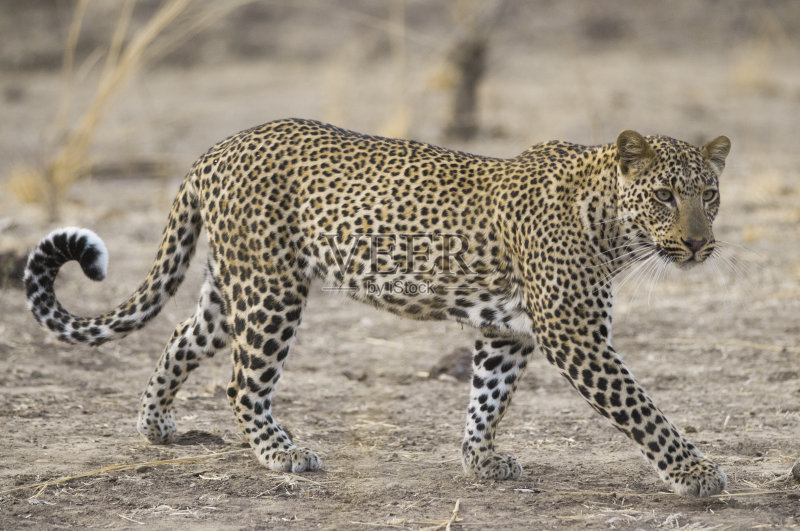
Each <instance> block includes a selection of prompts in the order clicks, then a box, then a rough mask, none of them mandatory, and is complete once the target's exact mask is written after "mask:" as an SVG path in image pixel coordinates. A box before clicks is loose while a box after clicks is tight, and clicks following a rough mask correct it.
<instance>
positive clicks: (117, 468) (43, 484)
mask: <svg viewBox="0 0 800 531" xmlns="http://www.w3.org/2000/svg"><path fill="white" fill-rule="evenodd" d="M249 451H250V449H249V448H242V449H239V450H228V451H226V452H214V453H211V454H203V455H195V456H190V457H179V458H176V459H163V460H159V461H147V462H144V463H133V464H129V465H109V466H104V467H102V468H97V469H95V470H90V471H88V472H83V473H81V474H75V475H72V476H63V477H60V478H55V479H49V480H47V481H40V482H38V483H30V484H28V485H22V486H19V487H14V488H11V489H6V490H3V491H0V496H3V495H5V494H11V493H12V492H18V491H22V490H31V489H37V488H38V489H39V490H38V491H37V492H36V494H34V495H33V498H37V497H39V496H41V495H42V493H43V492H44V491H45V490H47V488H48V487H52V486H54V485H60V484H63V483H67V482H69V481H72V480H75V479H81V478H88V477H93V476H102V475H103V474H109V473H111V472H124V471H126V470H136V469H141V468H145V467H148V468H149V467H155V466H162V465H176V464H187V463H197V462H199V461H206V460H208V459H215V458H217V457H222V456H226V455H232V454H240V453H244V452H249Z"/></svg>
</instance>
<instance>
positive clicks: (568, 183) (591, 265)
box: [24, 119, 731, 497]
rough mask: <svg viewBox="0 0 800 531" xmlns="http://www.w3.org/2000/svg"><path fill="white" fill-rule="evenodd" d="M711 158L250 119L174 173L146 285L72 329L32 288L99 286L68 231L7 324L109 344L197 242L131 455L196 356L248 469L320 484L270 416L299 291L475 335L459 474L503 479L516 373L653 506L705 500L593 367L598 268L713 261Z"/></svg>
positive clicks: (626, 379) (617, 387) (652, 427)
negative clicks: (218, 362)
mask: <svg viewBox="0 0 800 531" xmlns="http://www.w3.org/2000/svg"><path fill="white" fill-rule="evenodd" d="M730 145H731V143H730V140H729V139H728V138H727V137H725V136H719V137H717V138H715V139H714V140H711V141H710V142H708V143H706V144H704V145H702V146H699V147H697V146H695V145H693V144H690V143H688V142H684V141H681V140H677V139H674V138H671V137H668V136H662V135H648V136H643V135H641V134H640V133H638V132H635V131H632V130H626V131H623V132H622V133H620V134H619V135H618V136H617V139H616V142H613V143H609V144H605V145H594V146H587V145H581V144H575V143H570V142H565V141H547V142H543V143H539V144H536V145H533V146H532V147H530V148H528V149H527V150H525V151H523V152H522V153H521V154H519V155H518V156H515V157H513V158H498V157H488V156H481V155H475V154H470V153H466V152H463V151H456V150H451V149H446V148H442V147H438V146H435V145H432V144H427V143H422V142H417V141H414V140H403V139H391V138H383V137H379V136H372V135H365V134H360V133H357V132H353V131H349V130H345V129H342V128H339V127H335V126H333V125H329V124H324V123H321V122H318V121H314V120H306V119H283V120H277V121H272V122H269V123H266V124H263V125H261V126H258V127H255V128H252V129H248V130H245V131H242V132H240V133H238V134H235V135H233V136H231V137H229V138H227V139H225V140H223V141H221V142H220V143H218V144H216V145H215V146H213V147H212V148H211V149H210V150H209V151H208V152H206V153H205V154H204V155H202V156H201V157H200V158H199V159H198V160H197V161H196V162H195V163H194V164H193V165H192V167H191V169H190V170H189V172H188V174H187V175H186V177H185V178H184V179H183V181H182V182H181V184H180V187H179V190H178V193H177V195H176V196H175V199H174V202H173V203H172V207H171V210H170V212H169V216H168V221H167V223H166V226H165V228H164V230H163V235H162V237H161V242H160V245H159V247H158V251H157V254H156V256H155V259H154V261H153V263H152V267H151V269H150V271H149V273H148V274H147V276H146V278H145V279H144V281H142V283H141V284H140V285H139V287H138V288H137V289H136V290H135V291H134V292H133V293H132V294H131V295H130V296H129V297H128V298H127V299H126V300H124V301H123V302H122V303H121V304H119V305H118V306H117V307H116V308H114V309H113V310H110V311H108V312H107V313H104V314H101V315H98V316H95V317H80V316H77V315H74V314H72V313H70V312H69V311H68V310H67V309H65V308H64V307H63V306H62V304H61V302H60V301H59V300H58V299H57V298H56V295H55V291H54V287H53V285H54V279H55V277H56V275H57V273H58V270H59V268H60V267H61V266H62V265H63V264H64V263H66V262H68V261H70V260H75V261H77V262H78V263H79V264H80V266H81V268H82V269H83V272H84V273H85V275H86V276H87V277H88V278H90V279H92V280H102V279H103V278H105V277H106V275H107V267H108V251H107V249H106V246H105V244H104V243H103V241H102V239H101V238H100V237H99V236H98V235H97V234H96V233H94V232H92V231H91V230H89V229H85V228H78V227H66V228H61V229H56V230H54V231H53V232H52V233H50V234H49V235H47V236H46V237H44V238H43V239H42V240H41V241H40V242H39V243H38V245H37V246H36V247H35V248H34V249H33V251H32V252H31V253H30V255H29V259H28V262H27V266H26V270H25V274H24V283H25V288H26V295H27V300H28V306H29V308H30V310H31V311H32V313H33V315H34V317H35V318H36V320H37V321H38V322H39V323H40V324H41V325H43V326H44V327H45V328H46V329H48V330H49V331H50V332H51V333H52V334H54V335H55V337H57V338H58V339H60V340H62V341H65V342H67V343H73V344H74V343H84V344H88V345H100V344H103V343H105V342H108V341H112V340H117V339H119V338H122V337H124V336H126V335H127V334H129V333H132V332H133V331H135V330H138V329H141V328H142V327H144V326H145V324H146V323H148V322H149V321H150V320H151V319H152V318H153V317H155V316H156V315H157V314H158V313H159V311H160V310H161V309H162V308H163V307H164V304H165V303H166V301H167V300H168V299H169V298H170V297H171V296H172V295H174V294H175V292H176V290H177V289H178V287H179V285H180V284H181V282H182V280H183V279H184V277H185V275H186V272H187V268H188V267H189V263H190V261H191V259H192V257H193V255H194V252H195V248H196V246H197V245H198V242H199V240H200V236H201V232H202V230H203V228H204V229H205V232H206V237H207V240H208V256H207V264H206V266H205V270H204V280H203V283H202V287H201V289H200V294H199V302H198V304H197V308H196V310H195V311H194V314H193V315H192V316H191V317H189V318H187V319H186V320H184V321H183V322H181V323H179V324H178V325H177V327H176V328H175V330H174V332H173V333H172V336H171V337H170V339H169V341H168V342H167V345H166V347H165V349H164V351H163V354H162V355H161V357H160V359H159V360H158V363H157V365H156V367H155V369H154V372H153V373H152V376H151V377H150V379H149V381H148V382H147V385H146V388H145V390H144V392H143V394H142V396H141V405H140V410H139V415H138V422H137V428H138V431H139V432H140V433H141V434H142V435H143V436H144V437H145V438H146V439H147V440H149V441H150V442H152V443H155V444H166V443H169V442H172V441H175V439H176V433H177V428H176V425H175V421H174V417H173V408H172V406H173V402H174V400H175V397H176V393H178V392H179V390H180V389H181V386H182V384H183V383H184V382H185V381H186V379H187V377H188V375H189V373H191V372H192V371H193V370H195V369H196V368H197V367H198V366H199V365H200V364H201V363H202V362H203V360H205V359H208V358H210V357H212V356H214V354H215V353H216V352H218V351H221V350H228V351H229V353H230V357H231V359H232V377H231V380H230V383H229V384H228V385H227V391H226V393H227V397H228V399H229V401H230V404H231V406H232V409H233V411H234V414H235V417H236V419H237V420H238V424H239V426H240V427H241V429H242V432H243V434H244V438H246V439H247V441H248V442H249V445H250V447H252V450H253V451H254V453H255V456H256V458H257V460H258V462H259V463H260V464H262V465H264V466H266V467H267V468H268V469H270V470H273V471H279V472H293V473H300V472H305V471H314V470H318V469H321V468H322V459H321V458H320V456H319V455H318V454H317V453H316V452H314V451H313V450H311V449H309V448H306V447H303V446H298V445H296V444H295V442H294V440H293V438H292V437H291V436H290V434H289V433H288V431H287V430H285V429H284V428H282V427H281V425H280V424H279V423H278V421H277V420H276V418H275V416H274V414H273V408H272V400H273V393H274V391H275V388H276V384H277V383H278V380H279V379H280V377H281V374H282V369H283V366H284V364H285V362H286V360H287V357H288V355H289V352H290V350H291V349H292V345H293V342H294V340H295V338H296V336H297V331H298V326H299V325H300V322H301V318H302V314H303V311H304V308H305V303H306V300H307V299H308V297H309V293H310V289H311V288H312V282H313V283H314V284H313V285H321V289H323V290H332V291H337V292H344V293H346V294H347V295H348V296H349V297H352V298H353V299H355V300H357V301H361V302H364V303H367V304H370V305H372V306H374V307H376V308H378V309H381V310H386V311H388V312H392V313H394V314H396V315H399V316H402V317H406V318H411V319H417V320H450V321H455V322H457V323H461V325H462V328H463V326H464V325H466V326H468V327H471V328H473V329H474V330H475V332H474V333H475V335H476V336H477V337H476V339H475V340H474V346H473V350H472V353H471V360H472V361H471V363H472V375H471V380H470V384H469V403H468V407H467V415H466V425H465V429H464V437H463V441H462V445H461V461H462V464H463V469H464V472H465V473H466V475H467V476H468V477H470V478H477V479H478V480H487V481H493V480H516V479H519V478H520V476H521V474H522V466H521V465H520V462H519V461H518V460H517V459H516V458H515V457H514V456H512V455H508V454H505V453H502V452H500V451H498V450H497V449H496V443H495V434H496V431H497V429H498V425H499V423H500V421H501V419H502V418H503V416H504V415H505V413H506V412H507V411H508V408H509V406H510V403H511V399H512V396H513V394H514V392H515V390H516V388H517V385H518V383H519V381H520V378H521V377H522V375H523V373H524V372H525V369H526V367H527V365H528V364H529V362H530V361H531V359H532V357H533V356H537V357H543V358H544V359H546V360H547V362H549V363H550V364H552V365H553V366H554V367H555V369H556V370H557V371H558V372H560V374H561V375H563V376H564V377H565V378H566V380H567V381H568V382H569V384H570V385H571V386H572V387H573V388H574V389H575V391H577V393H578V394H579V395H580V396H581V397H582V398H583V399H585V401H586V402H588V404H589V405H590V406H591V407H592V408H593V409H594V410H595V411H596V412H597V413H598V414H599V415H601V416H602V417H605V418H606V419H608V421H609V422H610V423H611V425H612V426H613V427H615V428H616V429H617V430H619V431H620V432H622V433H623V434H624V435H625V436H627V437H628V438H629V439H630V440H631V441H632V442H633V444H635V446H636V447H638V448H639V450H640V451H641V453H642V454H643V455H644V457H645V459H646V460H647V462H649V463H650V464H651V465H652V467H653V468H654V469H655V472H656V473H657V475H658V476H659V477H660V478H661V479H662V480H663V481H664V482H665V483H666V485H667V486H668V487H669V488H670V489H671V490H672V491H674V492H675V493H677V494H679V495H683V496H700V497H702V496H709V495H714V494H718V493H720V492H722V491H724V489H726V488H727V477H726V475H725V472H724V471H723V470H722V469H721V468H720V467H719V466H718V465H717V464H716V463H715V462H714V461H712V460H711V459H710V458H708V457H706V456H705V454H703V453H702V452H701V450H700V449H699V448H698V447H697V446H695V445H694V444H692V443H691V442H690V441H689V440H687V439H686V437H685V436H684V435H683V434H682V433H681V431H680V430H679V429H678V428H677V427H676V426H675V425H674V424H673V423H672V422H670V420H668V418H667V416H666V415H665V414H664V413H663V412H662V410H661V409H659V408H658V407H657V406H656V405H655V403H654V401H653V399H652V398H651V397H650V395H649V394H648V393H647V392H646V391H645V390H644V388H643V387H642V386H641V384H640V383H638V381H637V380H636V378H635V377H634V375H633V373H632V372H631V370H630V369H629V368H628V367H627V366H626V364H625V363H624V361H623V359H622V357H621V355H620V354H618V353H617V351H616V350H615V349H614V346H613V344H612V308H613V302H614V294H615V291H614V282H615V277H616V276H617V273H618V272H619V271H621V270H623V269H625V268H629V267H631V266H635V265H637V264H638V265H639V266H641V264H642V263H644V262H645V261H658V262H659V263H661V264H663V265H665V267H666V265H667V264H673V265H674V266H677V267H678V268H679V269H690V268H692V267H695V266H698V265H700V264H702V263H703V262H704V261H706V260H707V259H708V258H709V257H710V256H712V255H714V253H715V250H716V249H717V248H718V245H717V242H716V240H715V238H714V234H713V230H712V224H713V221H714V219H715V217H716V215H717V213H718V210H719V205H720V194H719V180H720V176H721V173H722V171H723V169H724V167H725V161H726V158H727V156H728V154H729V151H730ZM411 288H414V289H411ZM537 359H539V358H537ZM419 414H420V412H415V413H414V415H412V417H416V416H417V415H419Z"/></svg>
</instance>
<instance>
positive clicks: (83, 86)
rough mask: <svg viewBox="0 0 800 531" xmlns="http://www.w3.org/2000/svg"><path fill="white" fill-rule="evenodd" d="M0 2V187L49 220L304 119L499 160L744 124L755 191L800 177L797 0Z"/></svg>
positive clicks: (781, 187) (731, 130) (781, 189)
mask: <svg viewBox="0 0 800 531" xmlns="http://www.w3.org/2000/svg"><path fill="white" fill-rule="evenodd" d="M0 8H2V12H3V13H4V15H3V17H0V33H1V34H2V35H4V45H3V46H2V47H0V72H2V76H0V89H1V90H2V92H1V93H0V109H1V110H2V115H3V116H4V118H5V119H4V127H3V133H2V136H0V179H2V181H3V182H0V185H2V188H0V189H2V190H3V193H4V194H10V195H13V197H14V198H15V200H16V201H20V202H24V203H38V204H40V205H44V206H45V211H46V213H47V215H48V216H49V217H50V218H57V217H59V216H60V215H61V209H60V205H61V203H62V202H63V200H64V198H65V197H67V196H68V193H69V192H68V191H69V189H70V187H71V186H72V185H73V183H75V182H76V181H77V180H79V179H81V178H84V177H88V176H95V177H98V178H99V177H102V176H104V175H129V176H134V177H137V178H138V177H152V176H166V175H172V176H176V175H179V174H182V172H183V171H185V168H187V167H188V165H189V164H190V163H191V161H192V160H193V159H194V158H195V157H196V156H197V155H199V154H200V153H201V152H202V151H203V150H204V149H206V148H207V147H208V146H210V145H211V144H212V143H214V142H216V141H218V140H220V139H221V138H223V137H225V136H227V135H229V134H232V133H234V132H236V131H238V130H240V129H243V128H246V127H250V126H253V125H256V124H259V123H262V122H266V121H269V120H272V119H277V118H282V117H287V116H299V117H307V118H315V119H320V120H324V121H330V122H333V123H336V124H337V125H340V126H343V127H347V128H351V129H357V130H360V131H363V132H368V133H375V134H383V135H388V136H403V137H412V138H415V139H419V140H423V141H428V142H434V143H440V144H446V145H448V146H452V147H456V148H461V149H468V150H471V151H480V152H482V153H485V154H490V155H498V156H513V155H514V154H516V153H518V152H520V151H522V150H523V149H524V148H525V147H526V146H527V145H529V144H532V143H535V142H538V141H542V140H548V139H551V138H561V139H564V140H571V141H575V142H581V143H606V142H611V141H613V140H614V138H615V136H616V134H617V132H618V131H620V130H622V129H625V128H635V129H640V130H641V131H642V132H643V133H664V134H670V135H673V136H677V137H681V138H685V139H687V140H690V141H694V142H698V143H699V142H703V141H705V140H706V139H708V138H711V137H713V136H716V135H717V134H727V135H729V136H731V137H732V138H733V140H734V159H733V160H734V161H735V160H736V155H737V154H742V153H744V154H746V155H749V157H748V158H746V161H741V159H740V162H739V164H738V167H739V168H740V169H741V168H742V163H744V165H745V166H744V167H745V170H743V172H744V173H751V174H752V173H753V172H754V171H755V172H756V173H758V174H759V183H760V184H759V189H758V190H757V193H758V194H762V195H763V194H764V193H767V194H773V193H778V194H781V193H785V192H786V189H787V187H789V188H790V189H793V188H792V187H793V186H794V184H793V180H792V179H787V178H786V177H785V176H786V174H787V172H792V173H793V172H795V170H794V168H796V167H797V165H796V164H795V163H796V162H797V161H796V158H794V157H796V156H795V155H794V153H793V152H794V151H795V150H796V145H797V140H796V138H797V133H799V132H800V131H798V125H797V124H798V122H800V120H798V119H797V116H798V113H797V112H796V111H797V109H798V106H799V105H798V104H800V66H798V65H800V2H798V1H796V0H756V1H750V0H672V1H669V2H660V1H655V0H646V1H642V0H619V1H614V2H610V1H608V2H595V1H583V0H484V1H481V0H381V1H377V0H249V1H248V0H220V1H212V0H163V1H158V0H139V1H135V2H134V1H131V0H128V1H116V0H113V1H112V0H92V1H87V0H26V1H24V2H19V1H15V0H2V1H0ZM751 185H752V183H751ZM764 190H766V192H765V191H764ZM0 218H2V213H0ZM0 230H1V227H0Z"/></svg>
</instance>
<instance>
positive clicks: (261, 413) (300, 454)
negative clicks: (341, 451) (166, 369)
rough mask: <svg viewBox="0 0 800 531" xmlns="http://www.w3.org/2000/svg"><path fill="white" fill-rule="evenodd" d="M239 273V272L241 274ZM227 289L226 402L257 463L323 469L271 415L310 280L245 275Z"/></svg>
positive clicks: (287, 275)
mask: <svg viewBox="0 0 800 531" xmlns="http://www.w3.org/2000/svg"><path fill="white" fill-rule="evenodd" d="M240 274H241V273H240ZM244 275H245V277H246V278H247V280H249V282H248V284H249V285H252V286H254V287H255V289H253V290H251V289H250V287H249V286H248V287H245V288H243V287H242V286H243V285H246V284H245V283H244V282H242V283H241V284H240V283H239V281H240V280H241V279H238V278H237V279H235V280H233V281H232V282H231V283H230V284H228V285H226V287H225V295H226V296H229V297H230V308H231V316H230V320H229V323H230V327H231V334H232V343H231V357H232V358H233V378H232V380H231V383H230V384H229V385H228V398H229V400H230V402H231V405H232V406H233V410H234V413H235V414H236V418H237V419H238V420H239V425H240V426H241V428H242V431H243V432H244V434H245V436H246V437H247V440H248V442H249V443H250V446H251V447H252V448H253V450H254V451H255V454H256V457H257V458H258V460H259V462H261V464H263V465H264V466H266V467H267V468H269V469H271V470H275V471H278V472H303V471H306V470H317V469H319V468H321V467H322V460H321V459H320V458H319V456H317V454H315V453H314V452H312V451H311V450H309V449H308V448H300V447H297V446H295V444H294V443H293V442H292V440H291V438H290V437H289V435H288V434H287V433H286V431H284V430H283V428H281V427H280V426H279V425H278V423H277V421H276V420H275V418H274V417H273V415H272V394H273V392H274V390H275V386H276V384H277V383H278V380H279V379H280V377H281V370H282V369H283V364H284V362H285V361H286V358H287V356H288V355H289V350H290V348H291V346H292V343H293V342H294V338H295V335H296V333H297V327H298V326H299V325H300V319H301V316H302V312H303V308H304V306H305V302H306V297H307V296H308V286H309V282H310V281H309V279H308V278H307V277H306V276H305V275H304V274H303V273H302V272H301V271H299V270H298V271H294V272H284V274H273V275H270V274H265V275H264V276H261V275H260V274H259V273H253V275H252V277H249V276H248V273H244Z"/></svg>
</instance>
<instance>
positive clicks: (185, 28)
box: [8, 0, 252, 219]
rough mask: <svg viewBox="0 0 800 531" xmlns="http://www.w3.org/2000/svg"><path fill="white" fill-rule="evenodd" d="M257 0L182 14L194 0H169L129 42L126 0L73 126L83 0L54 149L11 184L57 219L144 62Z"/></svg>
mask: <svg viewBox="0 0 800 531" xmlns="http://www.w3.org/2000/svg"><path fill="white" fill-rule="evenodd" d="M250 1H252V0H237V1H235V2H226V3H225V4H224V5H220V4H211V5H210V6H208V7H206V8H204V9H201V10H199V11H197V12H195V13H193V14H191V15H190V16H186V17H182V14H183V13H184V12H185V11H186V9H187V8H188V7H189V5H190V4H191V2H192V0H169V1H167V2H165V3H164V4H162V5H161V7H160V8H159V9H158V10H157V11H156V12H155V13H154V14H153V16H152V17H151V18H150V20H148V21H147V23H146V24H145V25H144V26H143V27H141V28H140V29H138V30H137V31H136V32H135V33H134V34H133V36H132V38H131V39H130V41H129V42H128V43H127V44H126V43H125V38H126V35H127V34H128V29H129V26H130V22H131V15H132V12H133V7H134V4H135V0H126V1H125V2H124V3H123V4H122V7H121V8H120V13H119V17H118V19H117V24H116V27H115V29H114V33H113V34H112V36H111V40H110V43H109V48H108V52H107V53H106V57H105V63H104V66H103V68H102V71H101V73H100V78H99V82H98V85H97V90H96V92H95V95H94V97H93V98H92V100H91V102H90V103H89V106H88V108H87V109H86V111H85V112H84V113H83V115H82V117H81V118H80V119H79V120H78V122H77V124H76V125H75V126H74V127H73V128H71V130H69V132H66V130H67V116H68V115H69V111H70V102H71V93H72V84H73V83H72V80H73V70H74V67H73V65H74V57H75V48H76V46H77V43H78V38H79V36H80V31H81V26H82V22H83V19H84V16H85V14H86V9H87V5H88V0H80V1H79V2H78V3H77V4H76V5H75V8H74V11H73V17H72V22H71V24H70V29H69V32H68V35H67V41H66V45H65V48H64V57H63V61H62V82H63V86H62V92H61V98H60V103H59V109H58V113H57V115H56V119H55V136H56V138H55V142H56V148H55V149H54V154H53V155H52V157H50V158H49V160H47V161H46V162H45V163H44V164H43V165H41V167H40V168H36V167H33V166H31V165H18V166H16V167H15V168H14V169H13V170H12V171H11V174H10V175H9V179H8V184H9V187H10V189H11V190H12V191H13V192H14V193H15V194H16V196H17V197H18V198H19V199H20V200H21V201H23V202H25V203H38V204H41V205H43V206H44V207H45V208H46V209H47V211H48V212H49V213H50V216H51V217H52V218H54V219H56V218H58V216H59V205H60V204H61V202H62V201H63V199H64V196H65V194H66V192H67V190H68V189H69V188H70V187H71V186H72V185H73V184H74V183H75V182H77V181H78V180H79V179H81V178H83V177H85V176H86V175H88V174H89V173H90V171H91V166H92V164H91V159H90V156H89V149H90V147H91V144H92V141H93V139H94V137H95V134H96V132H97V128H98V125H99V124H100V122H101V121H102V119H103V117H104V116H105V114H106V113H107V111H108V107H109V105H110V104H111V102H112V101H113V99H114V98H115V97H116V96H117V95H118V94H119V93H120V91H121V90H122V88H123V87H124V86H125V85H126V83H127V82H128V81H130V79H131V78H132V77H133V76H134V75H135V74H136V73H137V72H139V71H140V70H141V69H142V67H143V66H144V65H145V64H146V63H147V61H151V60H153V59H154V58H156V57H159V56H162V55H165V54H166V53H168V52H169V51H171V50H172V49H174V48H175V47H176V46H177V45H178V44H179V43H180V42H181V41H183V40H185V39H186V38H188V37H189V36H191V35H193V34H195V33H197V32H199V31H201V30H202V29H203V28H205V27H206V26H208V25H209V24H211V23H212V22H214V21H216V20H219V18H220V17H222V16H225V15H226V14H227V13H229V12H230V11H231V10H233V9H235V8H237V7H239V6H241V5H243V4H246V3H248V2H250ZM173 25H174V26H176V28H175V31H173V32H171V33H170V35H169V37H168V38H165V39H162V40H161V41H159V42H158V43H156V44H155V45H153V44H154V42H155V41H156V39H157V38H158V37H159V35H161V34H162V33H163V32H164V31H165V30H166V29H167V28H169V27H170V26H173Z"/></svg>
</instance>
